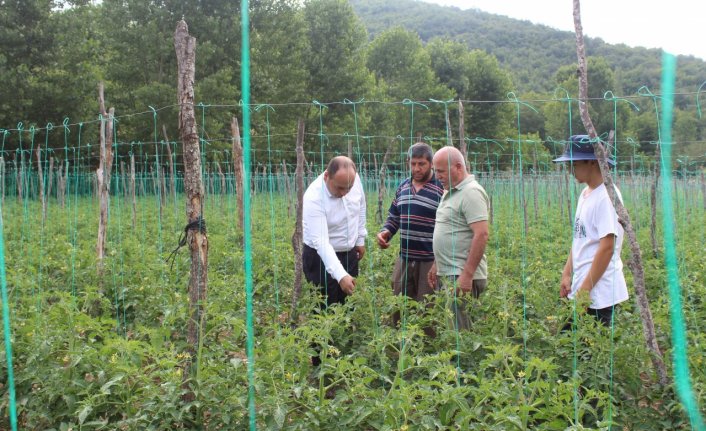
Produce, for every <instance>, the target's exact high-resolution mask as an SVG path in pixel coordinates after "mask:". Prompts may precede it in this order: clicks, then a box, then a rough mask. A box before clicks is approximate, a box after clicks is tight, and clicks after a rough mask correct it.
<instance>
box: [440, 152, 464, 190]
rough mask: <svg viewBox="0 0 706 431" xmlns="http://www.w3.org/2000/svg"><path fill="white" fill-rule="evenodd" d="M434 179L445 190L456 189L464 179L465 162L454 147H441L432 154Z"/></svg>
mask: <svg viewBox="0 0 706 431" xmlns="http://www.w3.org/2000/svg"><path fill="white" fill-rule="evenodd" d="M433 163H434V172H435V173H436V178H437V179H438V180H439V181H440V182H441V184H443V185H444V188H445V189H446V190H449V189H451V188H453V187H456V185H457V184H458V183H460V182H461V181H463V180H464V179H465V178H466V175H467V172H466V161H465V160H464V158H463V154H461V152H460V151H459V150H458V148H456V147H451V146H447V147H443V148H441V149H440V150H439V151H437V152H436V154H434V161H433Z"/></svg>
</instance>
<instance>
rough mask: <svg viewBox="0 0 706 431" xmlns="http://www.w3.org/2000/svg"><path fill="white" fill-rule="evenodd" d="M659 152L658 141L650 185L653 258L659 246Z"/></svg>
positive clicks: (660, 145) (660, 150)
mask: <svg viewBox="0 0 706 431" xmlns="http://www.w3.org/2000/svg"><path fill="white" fill-rule="evenodd" d="M661 152H662V144H661V143H660V142H658V143H657V148H656V149H655V166H654V168H655V169H654V177H653V178H652V184H651V185H650V241H651V242H652V254H653V256H654V257H655V258H657V257H659V246H658V244H657V185H658V184H659V174H660V171H661V170H662V169H661V167H660V158H661V154H660V153H661Z"/></svg>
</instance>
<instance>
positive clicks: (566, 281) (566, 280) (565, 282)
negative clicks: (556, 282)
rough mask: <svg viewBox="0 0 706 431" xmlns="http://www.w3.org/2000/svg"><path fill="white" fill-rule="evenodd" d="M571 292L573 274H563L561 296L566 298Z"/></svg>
mask: <svg viewBox="0 0 706 431" xmlns="http://www.w3.org/2000/svg"><path fill="white" fill-rule="evenodd" d="M569 293H571V276H570V275H569V276H562V277H561V287H560V288H559V297H561V298H566V297H568V296H569Z"/></svg>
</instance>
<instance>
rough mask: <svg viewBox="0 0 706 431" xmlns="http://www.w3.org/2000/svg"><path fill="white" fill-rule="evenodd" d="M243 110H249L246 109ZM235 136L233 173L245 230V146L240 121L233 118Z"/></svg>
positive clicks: (237, 201) (241, 220) (240, 219)
mask: <svg viewBox="0 0 706 431" xmlns="http://www.w3.org/2000/svg"><path fill="white" fill-rule="evenodd" d="M243 109H248V108H247V107H244V108H243ZM230 130H231V134H232V135H233V172H234V174H235V191H236V204H237V206H238V227H239V228H240V230H241V231H242V230H243V216H244V214H243V196H244V195H243V193H246V190H245V187H244V184H243V146H242V145H241V144H240V127H238V119H237V118H235V117H233V120H232V121H231V123H230Z"/></svg>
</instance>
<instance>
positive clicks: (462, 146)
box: [458, 100, 471, 172]
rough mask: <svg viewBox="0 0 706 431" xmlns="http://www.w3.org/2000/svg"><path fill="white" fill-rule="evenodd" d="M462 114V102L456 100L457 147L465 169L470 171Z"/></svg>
mask: <svg viewBox="0 0 706 431" xmlns="http://www.w3.org/2000/svg"><path fill="white" fill-rule="evenodd" d="M463 116H464V108H463V102H461V100H459V101H458V149H459V150H461V154H462V155H463V160H465V161H466V171H467V172H471V166H470V164H469V163H468V145H467V144H466V125H465V120H464V118H463Z"/></svg>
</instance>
